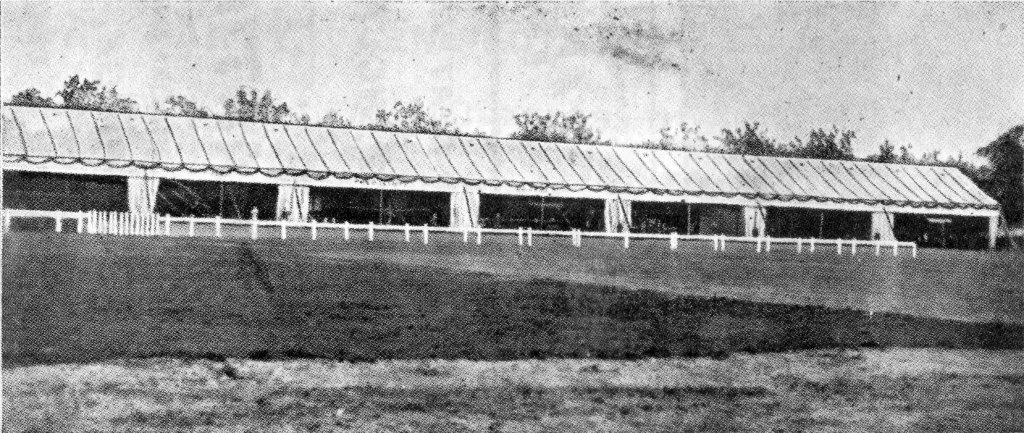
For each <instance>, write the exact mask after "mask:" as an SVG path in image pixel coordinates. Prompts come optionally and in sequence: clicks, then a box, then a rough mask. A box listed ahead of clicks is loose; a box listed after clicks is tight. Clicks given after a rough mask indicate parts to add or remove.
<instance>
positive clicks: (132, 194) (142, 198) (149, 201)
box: [128, 176, 160, 214]
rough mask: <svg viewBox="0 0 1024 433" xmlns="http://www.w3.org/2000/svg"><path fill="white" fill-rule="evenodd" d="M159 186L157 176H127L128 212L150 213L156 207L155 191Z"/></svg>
mask: <svg viewBox="0 0 1024 433" xmlns="http://www.w3.org/2000/svg"><path fill="white" fill-rule="evenodd" d="M159 187H160V178H158V177H148V176H147V177H141V176H129V177H128V212H129V213H133V214H150V213H153V210H154V209H155V208H156V193H157V189H158V188H159Z"/></svg>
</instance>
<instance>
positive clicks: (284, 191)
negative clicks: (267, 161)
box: [274, 184, 309, 221]
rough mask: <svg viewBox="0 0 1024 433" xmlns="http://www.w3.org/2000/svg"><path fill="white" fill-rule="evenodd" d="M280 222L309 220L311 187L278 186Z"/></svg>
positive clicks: (278, 214)
mask: <svg viewBox="0 0 1024 433" xmlns="http://www.w3.org/2000/svg"><path fill="white" fill-rule="evenodd" d="M274 215H275V216H276V218H277V219H278V220H286V221H306V220H307V219H309V187H308V186H301V185H287V184H285V185H278V186H277V213H275V214H274Z"/></svg>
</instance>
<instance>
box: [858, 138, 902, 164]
mask: <svg viewBox="0 0 1024 433" xmlns="http://www.w3.org/2000/svg"><path fill="white" fill-rule="evenodd" d="M865 159H866V160H868V161H872V162H885V163H892V162H896V146H894V145H893V144H892V143H890V142H889V140H888V139H887V140H885V141H883V142H882V144H879V145H878V153H877V154H875V155H871V156H868V157H867V158H865Z"/></svg>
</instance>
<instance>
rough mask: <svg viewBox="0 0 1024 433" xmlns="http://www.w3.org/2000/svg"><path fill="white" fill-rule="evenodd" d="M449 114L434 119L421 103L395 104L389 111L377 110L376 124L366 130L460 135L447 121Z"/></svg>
mask: <svg viewBox="0 0 1024 433" xmlns="http://www.w3.org/2000/svg"><path fill="white" fill-rule="evenodd" d="M448 117H450V115H449V114H447V113H445V114H442V115H441V116H440V117H435V116H433V115H431V114H430V113H428V112H427V110H426V108H424V105H423V101H417V102H412V103H408V104H406V103H404V102H402V101H398V102H395V105H394V106H393V107H392V109H391V110H384V109H381V110H377V123H376V124H374V125H367V127H368V128H372V129H381V130H385V131H401V132H425V133H430V134H460V131H459V128H457V127H455V124H454V123H452V122H451V121H450V120H448Z"/></svg>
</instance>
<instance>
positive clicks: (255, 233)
mask: <svg viewBox="0 0 1024 433" xmlns="http://www.w3.org/2000/svg"><path fill="white" fill-rule="evenodd" d="M249 237H251V238H253V239H256V238H259V237H260V228H259V224H257V222H256V215H253V216H252V227H251V228H250V229H249Z"/></svg>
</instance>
